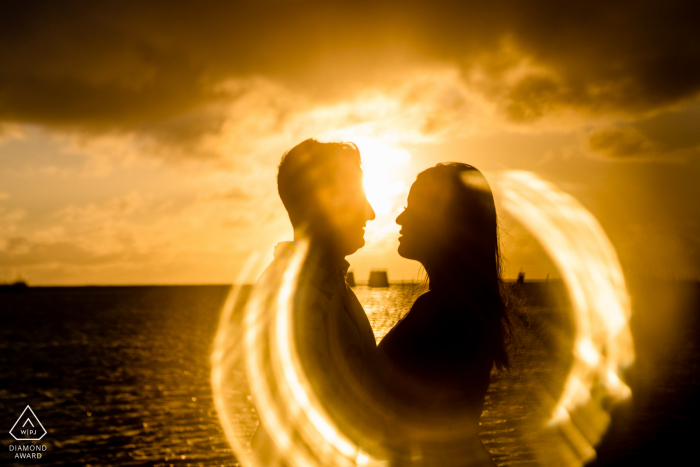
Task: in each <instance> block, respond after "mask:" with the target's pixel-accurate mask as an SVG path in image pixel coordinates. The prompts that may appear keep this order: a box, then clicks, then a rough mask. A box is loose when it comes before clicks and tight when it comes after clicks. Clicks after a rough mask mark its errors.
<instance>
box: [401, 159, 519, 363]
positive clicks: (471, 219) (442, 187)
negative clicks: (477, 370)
mask: <svg viewBox="0 0 700 467" xmlns="http://www.w3.org/2000/svg"><path fill="white" fill-rule="evenodd" d="M417 185H420V187H421V188H420V190H421V193H424V194H425V195H426V196H428V198H429V199H430V200H431V201H432V202H433V203H434V208H435V214H436V215H437V216H438V217H437V219H438V221H437V222H436V224H437V225H436V226H435V235H434V238H436V239H439V241H437V242H436V245H435V248H434V250H433V251H434V254H432V255H431V257H430V258H429V259H427V261H424V266H425V268H426V270H427V271H428V275H429V280H430V287H431V289H433V288H437V287H443V286H446V287H448V288H450V289H451V290H453V291H455V292H456V293H457V294H458V295H459V296H461V297H463V298H464V299H465V301H467V302H469V303H470V304H472V305H473V306H474V307H476V308H477V309H478V310H479V311H480V312H481V319H482V320H483V322H484V325H485V327H486V329H487V332H488V333H489V334H490V335H491V340H492V342H493V350H494V363H495V365H496V368H498V369H499V370H503V369H509V368H510V361H509V358H508V352H507V347H508V345H509V343H510V341H511V336H512V325H511V320H510V316H509V314H510V313H509V306H510V304H511V298H510V293H509V290H510V289H509V288H508V287H507V286H505V284H504V283H503V279H502V258H501V253H500V248H499V241H498V218H497V216H496V206H495V203H494V200H493V194H492V193H491V188H490V187H489V185H488V182H487V181H486V178H484V176H483V175H482V173H481V172H479V171H478V170H477V169H476V168H474V167H472V166H471V165H468V164H463V163H458V162H450V163H441V164H438V165H436V166H435V167H431V168H429V169H427V170H425V171H423V172H421V173H420V174H418V177H417V178H416V182H415V183H414V186H417Z"/></svg>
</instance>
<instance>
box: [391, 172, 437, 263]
mask: <svg viewBox="0 0 700 467" xmlns="http://www.w3.org/2000/svg"><path fill="white" fill-rule="evenodd" d="M429 185H430V184H429V183H426V182H425V181H417V182H415V183H414V184H413V186H412V187H411V191H410V192H409V194H408V200H407V202H406V208H405V209H404V211H403V212H402V213H401V214H399V216H398V217H397V218H396V223H397V224H398V225H400V226H401V230H400V231H399V234H400V235H399V255H401V256H403V257H404V258H407V259H413V260H416V261H420V262H421V263H425V261H426V260H428V259H429V258H430V256H431V254H435V252H436V251H438V250H439V249H440V244H441V243H442V242H444V239H445V237H446V235H445V234H446V232H445V228H446V222H445V206H446V202H447V196H446V195H447V194H446V193H445V191H446V188H443V190H442V191H443V192H442V193H440V190H436V189H435V188H436V187H432V186H429Z"/></svg>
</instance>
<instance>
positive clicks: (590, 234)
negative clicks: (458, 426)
mask: <svg viewBox="0 0 700 467" xmlns="http://www.w3.org/2000/svg"><path fill="white" fill-rule="evenodd" d="M497 190H498V194H499V195H500V198H501V202H502V205H503V207H504V208H505V209H506V210H507V211H508V212H509V213H510V214H511V215H512V216H513V217H515V218H516V219H518V220H519V221H520V222H521V223H522V224H523V225H524V226H525V227H526V228H527V229H528V230H529V231H530V232H531V233H532V235H533V236H535V238H537V239H538V240H539V242H540V244H541V245H542V246H543V247H544V248H545V250H546V251H547V252H548V253H549V255H550V256H551V258H552V260H553V261H554V263H555V264H556V265H557V267H558V268H559V271H560V272H561V274H562V277H563V279H564V282H565V283H566V287H567V289H568V292H569V297H570V299H571V304H572V309H573V310H572V311H573V315H574V318H575V322H576V336H575V339H574V364H573V365H572V368H571V370H570V372H569V375H568V377H567V380H566V384H565V386H564V390H563V392H562V394H561V396H560V397H559V400H558V401H557V403H556V405H555V409H554V411H553V413H552V417H551V420H550V422H549V426H550V427H553V426H556V427H557V428H558V429H559V432H560V434H561V435H562V436H563V437H565V438H567V443H568V444H569V445H575V446H577V449H578V451H579V452H577V453H576V457H578V458H579V460H580V461H582V462H585V461H588V460H590V459H591V458H593V457H594V456H595V451H594V449H593V446H594V445H595V444H597V443H598V442H599V441H600V438H601V437H602V435H603V433H604V432H605V430H606V428H607V426H608V423H609V415H608V413H607V410H605V407H606V406H609V405H610V404H609V402H611V401H615V400H622V399H625V398H627V397H629V396H630V394H631V391H630V389H629V387H627V386H626V385H625V384H624V383H623V382H622V380H621V379H620V373H621V372H622V370H624V369H625V368H627V367H628V366H629V365H631V364H632V362H633V361H634V350H633V345H632V335H631V333H630V329H629V326H628V323H629V319H630V315H631V309H630V300H629V295H628V293H627V287H626V285H625V279H624V276H623V274H622V268H621V267H620V263H619V261H618V258H617V254H616V252H615V248H614V247H613V245H612V243H610V240H609V239H608V237H607V236H606V235H605V232H604V231H603V229H602V227H601V226H600V224H599V223H598V221H597V220H596V219H595V217H593V215H592V214H591V213H590V212H588V211H587V210H586V209H585V208H584V207H583V206H582V205H581V204H580V203H579V202H578V201H577V200H576V199H575V198H574V197H572V196H570V195H568V194H566V193H563V192H561V191H559V190H558V189H557V188H556V187H555V186H554V185H552V184H550V183H547V182H545V181H543V180H541V179H539V178H537V176H535V175H534V174H532V173H530V172H522V171H511V172H506V173H504V174H502V175H501V176H500V177H498V181H497ZM584 425H585V426H586V428H583V426H584Z"/></svg>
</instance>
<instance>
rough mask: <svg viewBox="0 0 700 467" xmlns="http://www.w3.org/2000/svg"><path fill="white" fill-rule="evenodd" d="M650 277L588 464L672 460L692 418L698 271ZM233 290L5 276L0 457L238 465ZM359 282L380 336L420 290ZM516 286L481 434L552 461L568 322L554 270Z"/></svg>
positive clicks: (503, 457)
mask: <svg viewBox="0 0 700 467" xmlns="http://www.w3.org/2000/svg"><path fill="white" fill-rule="evenodd" d="M664 287H665V288H664ZM652 288H653V289H654V290H655V292H654V293H653V294H649V296H650V297H651V298H649V299H648V300H645V301H643V302H642V303H639V302H637V304H636V306H637V308H638V310H640V311H639V312H638V313H637V315H636V316H637V318H636V319H637V321H636V322H635V320H634V318H633V322H632V331H633V334H634V335H635V339H636V347H637V349H636V350H637V362H636V363H635V365H634V366H633V367H632V368H631V369H630V371H629V373H628V375H627V378H628V384H629V385H630V386H631V387H632V390H633V397H632V399H630V400H629V401H628V402H626V403H623V404H619V405H618V406H615V407H609V411H610V413H611V414H612V421H611V423H610V428H609V430H608V434H607V435H606V436H605V437H604V438H603V440H602V442H601V444H600V446H599V447H598V458H597V460H594V461H593V462H594V463H595V465H624V464H625V463H626V461H629V462H630V463H633V462H634V461H636V460H640V459H647V460H648V459H658V460H659V461H660V462H661V461H668V460H669V459H675V458H676V457H677V456H680V455H681V454H683V453H684V449H686V444H687V443H690V440H691V439H693V438H694V437H693V436H692V435H693V434H694V433H696V432H697V430H695V429H694V421H696V420H697V416H698V414H699V413H700V410H699V407H700V406H699V404H698V399H699V398H698V395H699V394H700V380H699V379H698V374H699V373H700V372H698V362H699V361H700V359H698V356H700V350H699V349H698V347H697V344H696V336H697V330H698V328H699V326H698V321H699V320H698V319H697V318H698V307H697V304H698V303H700V300H697V298H698V297H700V293H698V291H699V288H698V284H697V283H687V284H685V283H684V284H680V285H678V284H676V285H666V286H659V285H658V284H657V285H655V286H654V287H652ZM647 289H649V286H646V285H644V284H641V285H639V290H647ZM228 290H229V287H228V286H172V287H166V286H157V287H156V286H154V287H150V286H144V287H30V288H28V289H24V290H16V291H12V290H9V289H4V290H1V291H0V320H1V322H2V325H1V327H0V429H2V430H4V432H5V433H6V435H2V436H0V442H1V443H2V448H1V450H0V463H2V464H7V465H26V464H27V463H36V464H41V465H95V466H97V465H124V466H127V465H129V466H152V465H163V466H168V465H218V466H234V465H237V462H236V459H235V457H234V456H233V453H232V451H231V449H230V447H229V445H228V443H227V441H226V439H225V437H224V434H223V432H222V429H221V427H220V424H219V421H218V418H217V414H216V411H215V408H214V404H213V401H212V395H211V388H210V384H209V376H210V366H209V355H210V352H211V345H212V341H213V338H214V334H215V332H216V328H217V324H218V318H219V310H220V307H221V305H222V303H223V300H224V299H225V297H226V295H227V293H228ZM354 290H355V293H356V294H357V296H358V298H359V299H360V301H361V302H362V304H363V306H364V308H365V310H366V312H367V314H368V316H369V318H370V321H371V322H372V325H373V328H374V330H375V334H376V335H377V336H378V337H381V336H383V335H384V334H385V333H386V332H388V330H389V329H390V328H391V326H393V325H394V324H395V323H396V321H397V320H398V319H399V318H400V317H401V316H402V315H403V314H404V313H406V312H407V311H408V309H409V308H410V305H411V303H412V302H413V300H414V299H415V297H416V292H417V291H416V288H415V287H413V286H409V285H406V286H401V285H392V286H390V287H388V288H369V287H367V286H358V287H355V289H354ZM645 293H646V292H645ZM520 294H521V296H522V298H523V307H522V312H521V313H519V314H518V315H517V316H516V317H515V323H516V329H517V334H518V340H517V345H516V347H515V350H514V351H513V353H512V359H513V369H512V370H511V371H510V373H497V372H494V373H493V374H492V383H491V386H490V388H489V392H488V394H487V397H486V401H485V406H484V412H483V415H482V420H481V426H482V432H481V438H482V441H483V442H484V445H485V446H486V447H487V449H488V450H489V451H490V452H491V454H492V456H493V458H494V460H495V462H496V463H497V464H498V465H516V464H517V465H552V464H550V462H552V459H554V458H555V457H553V456H555V455H556V454H557V452H558V450H560V449H561V448H560V447H558V444H557V443H556V442H552V441H551V440H549V439H548V438H547V437H543V436H540V435H534V434H535V433H538V432H540V433H541V432H542V429H541V427H542V426H543V425H544V424H545V423H546V421H547V419H548V418H549V416H550V415H551V409H552V407H553V404H554V401H555V400H556V397H557V394H559V393H561V389H562V387H563V385H564V382H565V380H566V376H567V373H568V370H569V368H570V365H571V362H572V345H573V341H572V337H573V333H574V328H573V320H572V319H571V316H570V311H569V305H568V301H567V299H566V293H565V292H564V289H563V285H562V284H561V283H560V282H557V281H550V283H536V282H533V283H525V285H524V286H523V289H522V290H521V291H520ZM640 297H646V295H643V293H640ZM678 297H681V298H682V297H685V298H683V299H681V298H678ZM688 297H690V298H688ZM634 298H635V296H633V299H634ZM687 308H689V309H690V310H691V311H690V312H685V311H678V309H681V310H685V309H687ZM659 314H661V316H662V317H661V318H660V317H659ZM27 405H29V406H30V407H31V409H32V410H33V411H34V413H35V414H36V416H37V418H38V419H39V420H40V422H41V424H42V425H43V427H44V428H45V429H46V431H47V434H46V435H45V436H44V438H43V439H42V440H41V441H38V442H36V444H42V445H45V446H46V451H44V452H42V458H41V459H38V460H21V459H15V458H14V456H15V454H16V453H15V452H13V451H10V449H12V447H13V446H17V445H20V444H27V443H32V442H31V441H29V442H26V441H25V442H22V441H15V439H14V438H13V437H12V436H11V435H10V434H9V431H10V429H11V428H12V427H13V424H14V423H15V421H16V420H17V418H18V417H19V416H20V414H21V413H22V411H23V410H24V409H25V407H26V406H27ZM538 430H539V431H538ZM680 458H681V457H678V459H680ZM574 460H575V459H574ZM561 465H563V464H561ZM572 465H573V464H572Z"/></svg>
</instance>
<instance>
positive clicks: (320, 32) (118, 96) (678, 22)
mask: <svg viewBox="0 0 700 467" xmlns="http://www.w3.org/2000/svg"><path fill="white" fill-rule="evenodd" d="M695 13H696V6H695V4H694V2H691V1H680V2H679V1H675V2H674V1H668V0H665V1H649V0H636V1H634V2H632V1H588V2H577V3H572V2H561V1H559V2H557V1H552V0H531V1H528V2H523V1H514V0H505V1H500V2H477V1H459V2H441V1H431V2H417V1H406V0H404V1H401V2H362V1H357V0H355V1H352V2H302V1H294V0H286V1H267V0H258V1H250V2H229V1H203V2H165V1H162V2H160V1H149V2H128V1H124V2H109V3H108V2H73V1H64V2H50V1H47V2H36V1H4V2H2V4H0V63H1V64H2V66H0V282H3V281H4V282H7V281H12V280H15V279H16V278H18V277H22V278H24V279H25V280H26V281H27V282H28V283H30V284H31V285H78V284H202V283H232V282H234V281H236V280H237V278H239V277H242V276H240V272H241V269H242V268H243V265H244V264H245V263H246V261H247V259H248V258H249V257H250V256H251V254H253V253H256V252H257V253H258V254H259V255H260V258H262V260H261V264H262V263H264V262H266V261H267V260H268V259H271V258H272V248H273V246H274V244H275V243H276V242H279V241H283V240H289V239H291V236H292V229H291V226H290V224H289V220H288V218H287V216H286V213H285V211H284V208H283V206H282V203H281V202H280V200H279V198H278V195H277V190H276V184H275V176H276V170H277V164H278V163H279V160H280V157H281V156H282V154H283V153H284V152H285V151H286V150H288V149H290V148H291V147H293V146H294V145H296V144H297V143H299V142H301V141H303V140H304V139H307V138H310V137H313V138H317V139H319V140H322V141H352V142H355V143H356V144H357V145H358V147H359V148H360V152H361V155H362V158H363V165H364V170H365V176H366V181H365V185H366V189H367V193H368V197H369V199H370V202H371V203H372V204H373V205H374V207H375V211H377V219H376V220H375V221H373V222H370V224H369V225H368V228H367V235H366V239H367V244H366V247H365V248H364V249H362V250H361V251H360V252H358V253H356V254H355V255H352V256H350V257H348V260H349V261H350V263H351V269H353V270H354V271H355V274H356V277H357V278H358V280H360V281H361V280H366V277H367V276H368V274H369V270H370V269H372V268H384V269H387V270H388V273H389V278H390V280H412V279H417V278H419V277H420V271H419V265H418V264H417V263H416V262H412V261H408V260H405V259H402V258H400V257H399V256H398V254H397V253H396V248H397V246H398V242H397V236H398V230H399V227H398V226H397V225H396V224H395V223H394V220H395V218H396V216H397V215H398V214H399V213H400V212H401V209H402V208H403V206H404V205H405V199H406V195H407V193H408V189H409V188H410V185H411V183H412V182H413V180H414V179H415V176H416V174H417V173H419V172H420V171H422V170H424V169H426V168H428V167H430V166H432V165H435V164H436V163H438V162H445V161H460V162H467V163H470V164H472V165H474V166H476V167H477V168H479V169H480V170H482V171H483V172H484V173H485V174H486V176H487V178H491V177H497V176H498V174H499V173H501V172H503V171H507V170H527V171H531V172H533V173H535V174H536V175H537V176H538V177H540V178H542V179H544V180H547V181H549V182H551V183H553V184H554V185H556V186H557V187H558V188H559V189H561V190H562V191H565V192H566V193H569V194H570V195H572V196H574V197H575V198H576V199H578V201H579V202H580V203H581V204H582V205H583V206H585V208H586V209H588V210H589V211H590V212H591V213H592V214H593V215H594V216H595V217H596V218H597V219H598V221H599V222H600V224H601V226H602V227H603V229H604V230H605V232H606V233H607V235H608V237H609V238H610V240H611V242H612V244H613V245H614V247H615V248H616V250H617V253H618V256H619V259H620V261H621V263H622V265H623V268H624V270H625V271H626V272H629V273H643V274H651V275H656V276H660V277H676V278H698V277H700V203H698V202H697V200H698V199H700V131H698V130H699V129H700V37H699V36H700V33H699V32H698V28H697V20H696V18H697V15H696V14H695ZM496 199H497V203H498V194H497V193H496ZM499 216H500V218H501V241H502V248H503V251H504V252H505V257H506V260H507V263H506V277H510V278H512V277H514V276H516V275H517V273H518V271H520V270H521V269H522V270H523V271H524V272H525V273H526V278H544V277H546V276H547V275H548V274H549V275H550V277H557V276H558V275H559V273H558V271H557V270H556V267H555V266H554V264H553V263H552V261H551V260H550V259H549V258H548V257H547V255H546V253H545V252H544V249H543V247H542V245H539V244H538V242H537V241H536V240H535V237H534V236H533V235H532V233H531V232H528V231H527V230H526V229H525V228H524V227H522V226H521V225H519V224H518V223H517V222H516V221H515V220H513V219H511V218H510V217H509V216H508V213H506V212H503V210H500V209H499ZM251 274H252V275H253V276H254V275H255V273H251ZM249 276H250V275H249ZM251 277H252V276H251ZM245 280H247V281H250V280H251V279H250V277H248V276H246V278H245ZM252 280H254V278H253V279H252Z"/></svg>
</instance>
